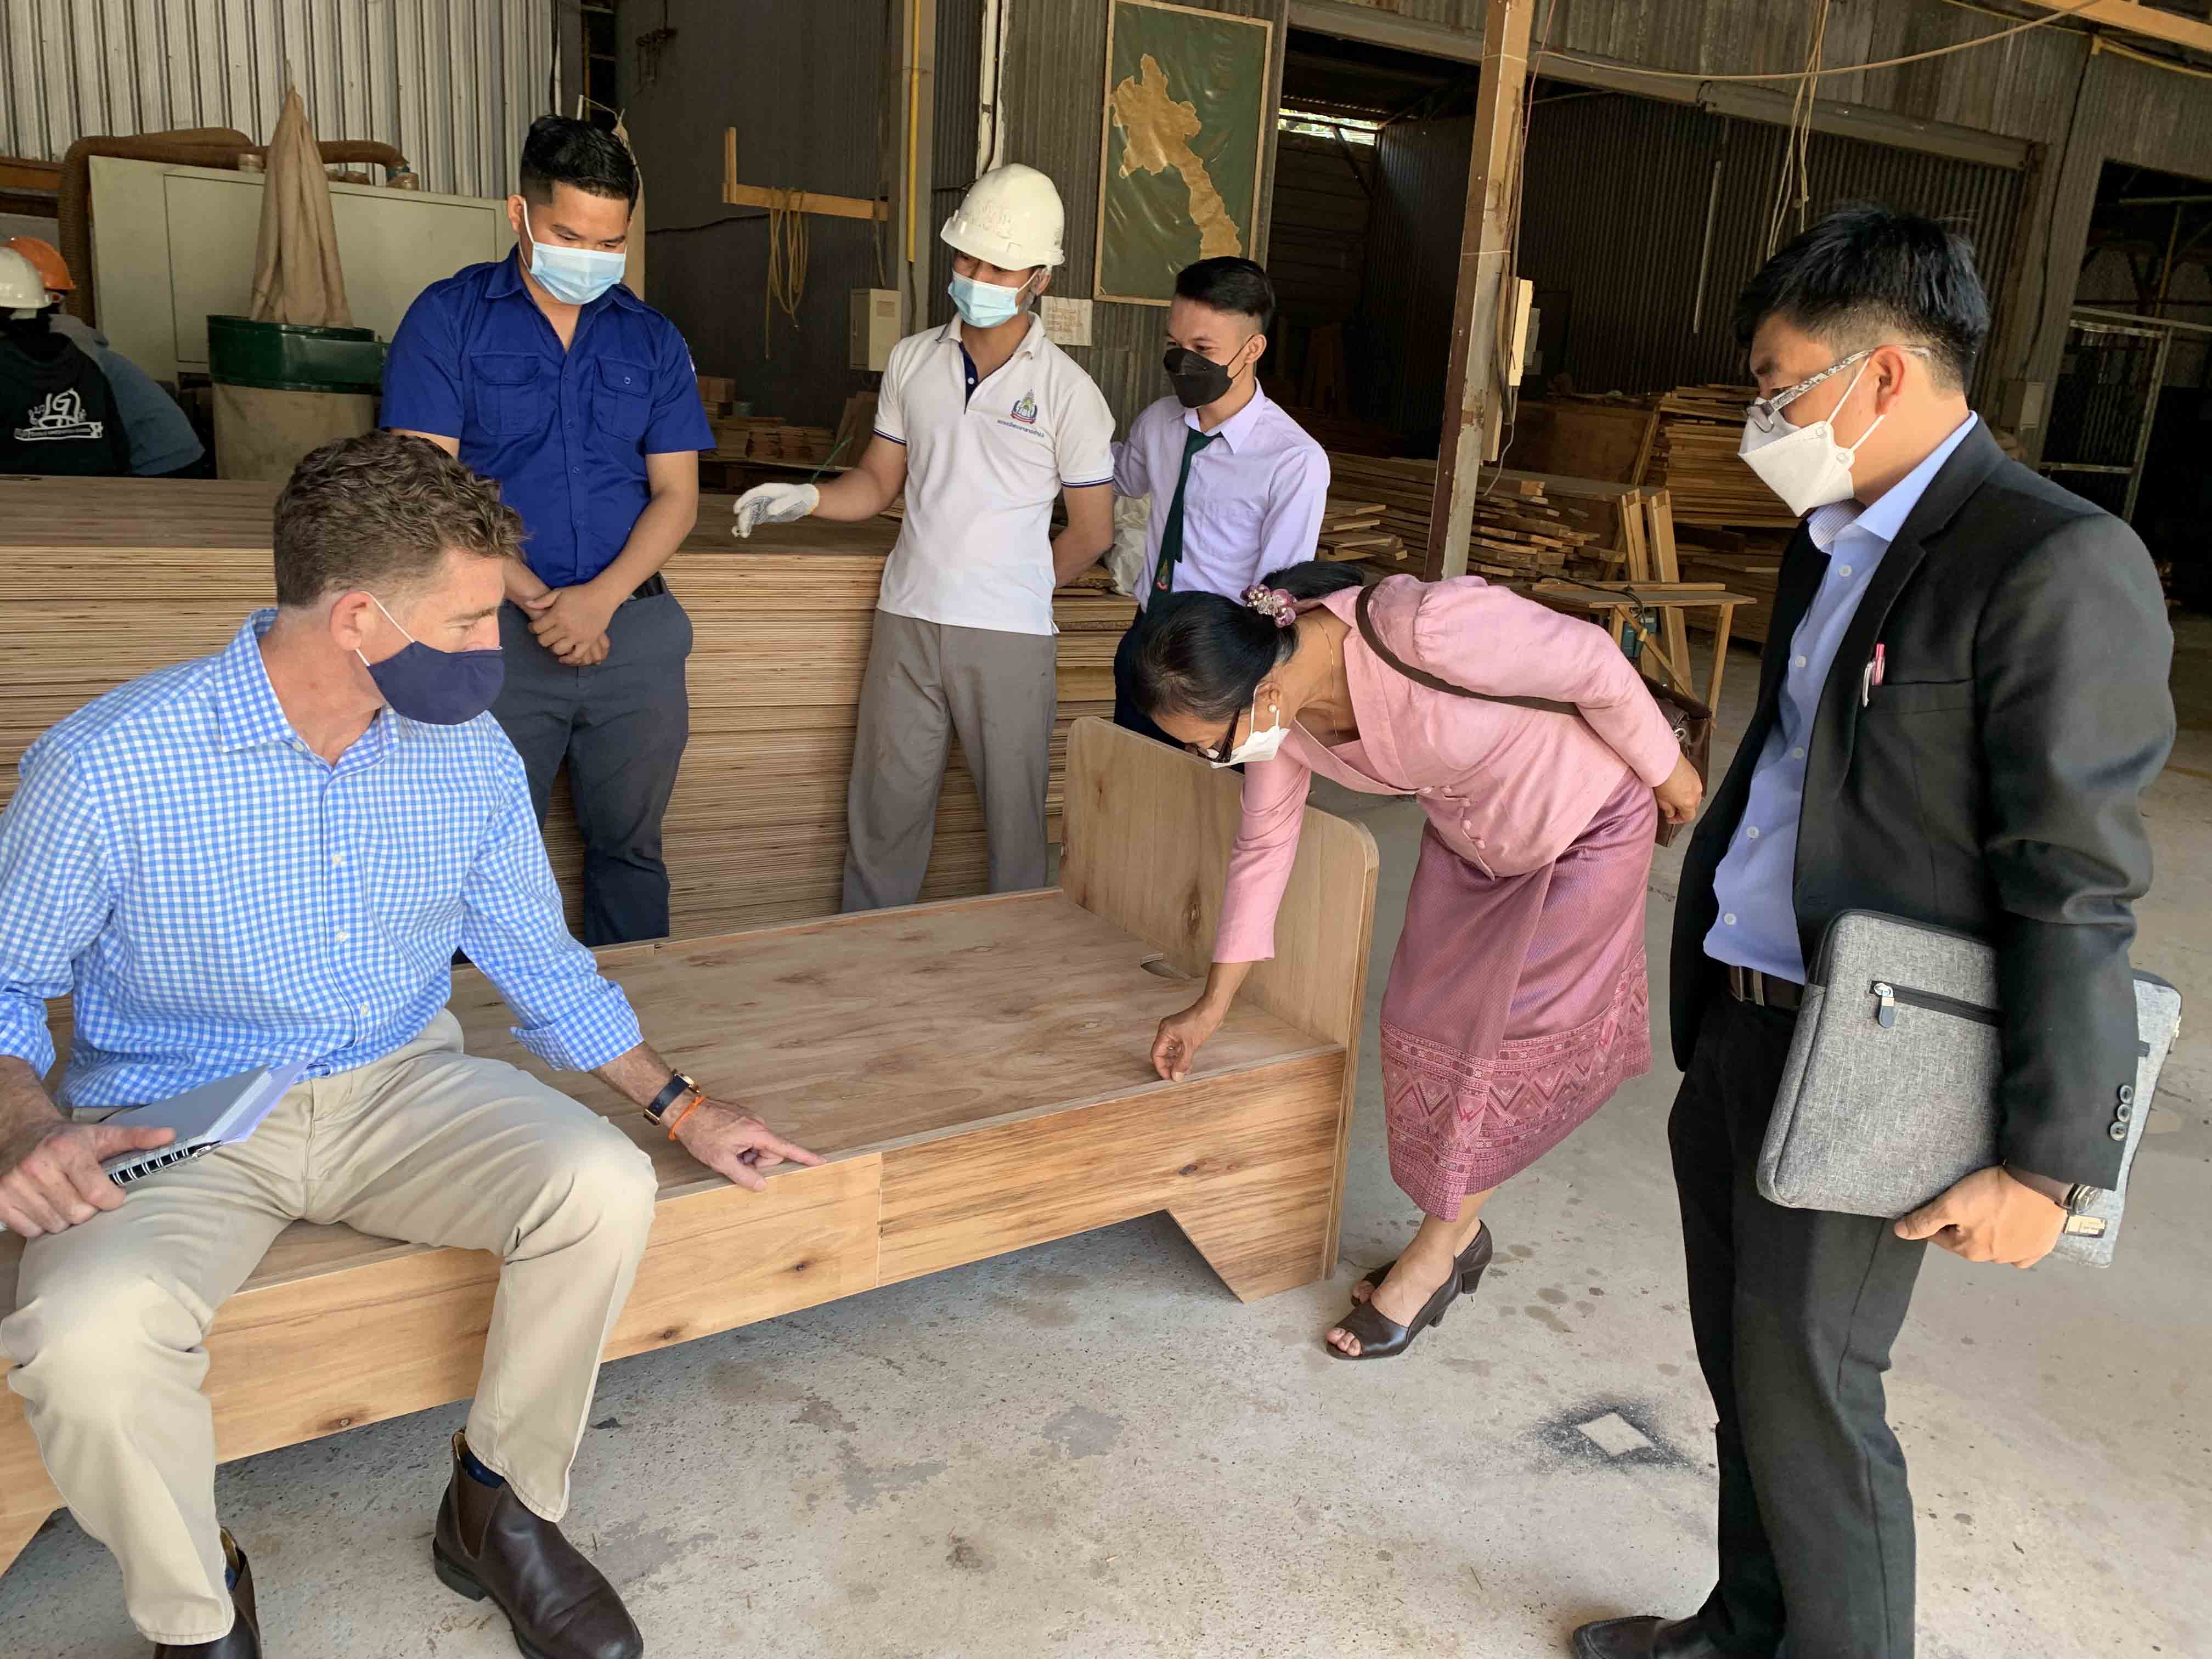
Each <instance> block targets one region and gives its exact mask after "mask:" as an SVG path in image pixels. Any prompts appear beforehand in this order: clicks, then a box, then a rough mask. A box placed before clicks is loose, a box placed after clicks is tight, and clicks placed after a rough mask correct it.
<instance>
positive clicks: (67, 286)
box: [8, 236, 76, 294]
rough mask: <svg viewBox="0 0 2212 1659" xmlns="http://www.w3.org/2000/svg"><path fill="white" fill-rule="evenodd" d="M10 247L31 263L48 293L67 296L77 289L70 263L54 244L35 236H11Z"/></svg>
mask: <svg viewBox="0 0 2212 1659" xmlns="http://www.w3.org/2000/svg"><path fill="white" fill-rule="evenodd" d="M8 246H9V248H11V249H12V250H13V251H15V252H17V253H20V254H21V255H22V256H23V257H24V258H26V259H28V260H29V261H30V262H31V267H32V269H33V270H36V271H37V272H38V273H39V276H40V280H41V281H43V282H44V283H46V290H47V292H49V293H62V294H66V293H68V292H70V290H71V289H75V288H76V283H74V282H72V281H71V280H70V268H69V261H68V260H66V259H64V258H62V255H61V250H60V249H59V248H58V247H56V246H54V245H53V244H52V242H42V241H40V240H39V239H38V238H37V237H35V236H10V237H9V239H8Z"/></svg>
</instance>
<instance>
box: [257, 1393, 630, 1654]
mask: <svg viewBox="0 0 2212 1659" xmlns="http://www.w3.org/2000/svg"><path fill="white" fill-rule="evenodd" d="M461 1449H462V1442H461V1437H460V1436H459V1435H458V1434H457V1435H455V1436H454V1437H453V1481H452V1484H450V1485H449V1486H447V1488H446V1501H445V1502H444V1503H443V1504H440V1505H439V1506H438V1529H437V1532H436V1533H435V1534H434V1536H433V1537H432V1539H431V1542H430V1564H431V1565H432V1566H433V1567H434V1568H435V1569H436V1571H437V1574H438V1577H440V1578H441V1579H442V1580H444V1581H445V1583H446V1586H447V1589H453V1590H458V1591H459V1592H460V1594H462V1595H465V1596H467V1597H468V1598H469V1600H471V1601H483V1599H484V1598H485V1597H486V1596H489V1597H490V1598H491V1599H492V1601H494V1602H495V1603H496V1604H497V1605H498V1607H499V1610H500V1611H501V1613H505V1614H506V1615H507V1623H508V1625H509V1626H512V1627H513V1631H514V1645H515V1646H517V1647H518V1648H520V1649H521V1650H522V1651H523V1653H524V1654H525V1655H526V1656H527V1659H641V1655H643V1653H644V1652H645V1638H643V1637H642V1636H641V1635H639V1634H638V1630H637V1626H635V1624H633V1623H632V1622H631V1621H630V1616H629V1613H628V1612H627V1611H625V1610H624V1608H623V1604H622V1597H620V1596H619V1595H616V1594H615V1587H614V1586H613V1585H612V1584H610V1583H607V1581H606V1578H605V1575H603V1574H602V1573H601V1572H600V1571H599V1569H598V1568H597V1567H595V1566H593V1565H592V1564H591V1563H590V1562H589V1561H587V1560H586V1559H584V1556H583V1553H582V1552H580V1550H578V1549H577V1548H576V1547H575V1546H574V1545H573V1544H571V1543H570V1542H569V1541H568V1540H567V1539H565V1538H563V1537H562V1535H561V1528H558V1527H556V1526H555V1525H554V1524H553V1523H552V1522H550V1521H548V1520H546V1519H544V1517H543V1516H538V1515H534V1514H532V1512H531V1511H530V1510H528V1509H527V1508H526V1507H525V1506H524V1504H523V1502H522V1500H521V1499H520V1498H517V1497H516V1496H515V1495H514V1492H513V1489H512V1488H510V1487H507V1486H486V1485H485V1484H484V1483H483V1481H481V1480H477V1478H476V1476H474V1475H472V1474H470V1473H469V1472H468V1470H467V1468H465V1466H464V1465H463V1464H462V1462H461ZM226 1659H228V1656H226Z"/></svg>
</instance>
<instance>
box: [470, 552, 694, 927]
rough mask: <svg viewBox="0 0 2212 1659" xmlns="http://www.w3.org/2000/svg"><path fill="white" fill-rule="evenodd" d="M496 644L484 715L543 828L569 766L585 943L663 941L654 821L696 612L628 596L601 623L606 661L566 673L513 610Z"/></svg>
mask: <svg viewBox="0 0 2212 1659" xmlns="http://www.w3.org/2000/svg"><path fill="white" fill-rule="evenodd" d="M499 643H500V649H501V651H502V652H503V653H506V658H507V681H506V684H504V685H503V686H502V687H501V690H500V694H499V701H498V702H495V703H494V704H493V705H492V711H491V712H492V713H493V714H495V715H496V716H497V717H498V720H499V723H500V724H501V726H504V727H505V728H506V729H507V740H508V741H509V742H511V743H513V744H514V747H515V750H516V752H517V753H519V754H520V756H521V757H522V764H523V766H524V768H525V769H526V770H527V771H528V772H529V774H530V799H531V801H532V804H533V805H535V806H536V807H537V809H538V823H539V824H540V825H541V826H542V825H543V824H544V822H545V811H546V803H547V801H548V800H549V799H550V797H551V795H552V793H553V776H554V774H556V772H558V771H559V770H560V769H561V763H562V761H563V760H566V761H567V762H568V793H569V795H570V796H571V798H572V799H574V802H575V805H576V827H577V829H579V830H580V831H581V833H582V835H583V838H584V932H583V939H584V943H585V944H586V945H623V944H627V943H628V942H629V941H630V940H632V939H665V938H667V937H668V866H667V865H666V864H665V863H664V862H663V861H662V859H661V854H660V818H661V814H662V813H664V812H665V811H667V810H668V798H669V796H670V794H671V793H673V792H674V790H675V788H676V765H677V763H678V761H679V760H681V759H682V758H683V757H684V743H685V742H686V740H687V739H689V738H690V735H691V704H690V697H689V696H688V695H687V694H686V692H685V690H684V659H685V658H686V657H688V656H690V653H691V619H690V617H687V616H685V615H684V607H683V606H682V605H678V603H677V602H676V596H675V595H674V594H673V593H661V594H658V595H656V596H655V597H653V598H652V599H630V600H628V601H626V602H625V603H623V605H620V606H618V607H617V609H616V611H615V614H614V617H613V619H612V620H611V621H610V622H609V623H607V643H608V646H609V650H608V652H607V659H606V660H605V662H603V663H600V664H599V665H596V666H594V667H591V668H570V667H568V665H566V664H564V663H562V660H561V659H559V658H558V657H556V656H555V655H554V654H553V653H551V652H550V651H548V650H547V649H546V648H545V647H544V646H542V645H540V644H538V638H537V635H534V634H532V632H531V631H530V619H529V617H526V615H525V614H524V613H523V611H521V610H520V607H518V606H515V605H502V606H501V607H500V612H499Z"/></svg>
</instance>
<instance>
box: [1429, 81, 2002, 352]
mask: <svg viewBox="0 0 2212 1659" xmlns="http://www.w3.org/2000/svg"><path fill="white" fill-rule="evenodd" d="M1785 142H1786V138H1785V135H1784V132H1783V131H1782V130H1781V129H1779V128H1778V127H1772V126H1769V125H1765V124H1763V123H1759V122H1751V121H1741V120H1730V119H1729V118H1727V117H1725V116H1719V115H1711V114H1707V113H1705V112H1703V111H1701V110H1698V109H1694V108H1691V107H1689V106H1683V105H1669V104H1658V103H1654V102H1652V101H1650V100H1647V99H1641V98H1632V97H1626V96H1619V95H1613V94H1606V95H1600V96H1594V97H1592V96H1577V97H1571V98H1565V99H1561V100H1558V101H1557V102H1553V103H1540V104H1539V105H1538V106H1537V108H1536V112H1535V115H1534V118H1533V120H1532V121H1531V123H1530V128H1529V144H1528V171H1527V174H1526V182H1525V186H1524V188H1525V195H1524V198H1523V203H1524V204H1523V208H1522V251H1521V274H1522V276H1525V277H1527V278H1528V279H1529V280H1530V281H1532V282H1534V283H1535V285H1536V291H1537V292H1536V303H1537V304H1538V306H1539V307H1541V308H1542V312H1543V322H1542V335H1541V339H1542V342H1543V344H1544V347H1545V362H1544V368H1545V373H1546V375H1547V377H1548V376H1550V375H1552V374H1558V373H1559V372H1560V371H1562V370H1564V371H1565V373H1566V374H1568V375H1569V376H1571V378H1572V380H1574V382H1575V384H1576V386H1577V387H1578V388H1579V389H1581V390H1583V391H1587V392H1601V391H1623V392H1656V391H1662V390H1664V389H1666V388H1668V387H1669V386H1680V385H1684V384H1688V383H1693V382H1698V381H1706V380H1735V379H1737V378H1739V377H1740V376H1741V372H1742V353H1741V349H1740V348H1739V347H1738V345H1737V344H1736V340H1735V331H1734V327H1733V318H1732V315H1731V313H1732V308H1733V305H1734V301H1735V295H1736V294H1737V293H1738V292H1739V291H1740V290H1741V289H1742V287H1743V285H1744V283H1746V282H1747V281H1748V280H1749V279H1750V277H1751V276H1752V274H1753V272H1754V271H1755V270H1758V268H1759V264H1761V263H1762V261H1763V260H1764V258H1765V252H1766V234H1767V220H1768V216H1769V214H1770V212H1771V206H1772V203H1773V199H1774V192H1775V184H1776V179H1777V176H1778V171H1779V167H1780V163H1781V159H1782V155H1783V150H1784V144H1785ZM1631 161H1633V165H1630V162H1631ZM1808 172H1809V173H1810V176H1811V212H1812V214H1813V215H1814V216H1815V217H1817V216H1819V214H1820V211H1821V210H1823V209H1824V208H1826V207H1827V206H1829V205H1831V204H1834V203H1837V202H1842V201H1850V200H1855V199H1861V198H1868V199H1872V200H1876V201H1881V202H1886V203H1887V204H1890V205H1891V206H1893V207H1897V208H1903V209H1906V210H1911V211H1912V212H1916V213H1923V214H1926V215H1929V216H1931V217H1933V218H1936V219H1941V220H1943V221H1945V222H1948V223H1950V224H1952V225H1953V226H1954V227H1955V228H1958V229H1959V230H1960V232H1961V233H1963V234H1965V235H1966V236H1967V237H1968V238H1969V239H1970V240H1972V242H1973V243H1974V246H1975V253H1976V258H1977V260H1978V264H1980V266H1981V270H1982V275H1983V280H1984V283H1985V284H1986V285H1987V286H1988V287H1989V288H1990V289H1991V290H1992V291H1993V292H1994V291H1996V289H1998V288H1999V286H2000V284H2001V283H2002V279H2003V277H2004V276H2005V274H2006V272H2007V271H2008V269H2009V261H2010V259H2011V257H2012V246H2013V237H2014V234H2015V226H2016V224H2017V222H2018V219H2019V213H2020V204H2021V185H2022V179H2021V174H2020V173H2015V172H2012V171H2009V170H2008V169H2004V168H2000V167H1979V166H1976V165H1975V164H1973V163H1972V162H1967V161H1949V160H1946V159H1944V158H1942V157H1940V156H1934V155H1923V154H1921V153H1918V152H1917V151H1912V150H1904V149H1889V148H1887V147H1886V146H1883V145H1880V144H1872V143H1863V142H1862V141H1859V140H1857V139H1850V138H1838V137H1829V136H1827V135H1825V134H1819V133H1816V134H1814V137H1813V140H1812V144H1811V154H1810V156H1809V161H1808ZM1716 175H1717V178H1718V190H1717V192H1716V191H1715V187H1714V186H1715V179H1716ZM1461 177H1462V178H1464V177H1465V167H1464V164H1463V163H1462V168H1461ZM1709 205H1710V206H1711V209H1712V213H1711V225H1712V237H1711V256H1710V258H1709V259H1705V258H1702V255H1703V252H1704V250H1705V229H1706V222H1707V210H1708V206H1709ZM1796 224H1797V220H1796V216H1795V215H1794V214H1793V215H1792V216H1790V220H1789V222H1788V229H1789V230H1790V231H1792V232H1794V231H1795V229H1796ZM1425 257H1426V258H1429V259H1431V260H1439V259H1448V258H1449V253H1448V252H1430V253H1428V254H1427V255H1426V256H1425ZM1701 264H1703V267H1704V268H1703V273H1702V274H1703V282H1702V288H1701V286H1700V267H1701ZM1987 368H1988V365H1987V364H1986V363H1984V379H1986V374H1987Z"/></svg>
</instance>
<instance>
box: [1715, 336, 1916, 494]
mask: <svg viewBox="0 0 2212 1659" xmlns="http://www.w3.org/2000/svg"><path fill="white" fill-rule="evenodd" d="M1866 371H1867V366H1866V365H1865V364H1864V363H1861V364H1860V365H1859V372H1858V374H1854V375H1852V376H1851V383H1850V386H1846V387H1844V395H1843V398H1842V401H1841V402H1839V403H1838V404H1837V405H1836V407H1837V408H1838V410H1840V409H1842V408H1843V406H1844V404H1847V403H1849V402H1850V400H1851V393H1852V392H1856V391H1857V390H1858V384H1859V380H1860V378H1861V377H1862V376H1863V375H1864V374H1866ZM1888 418H1889V416H1887V415H1877V416H1875V418H1874V421H1873V423H1872V424H1871V425H1869V427H1868V428H1867V429H1866V430H1865V431H1864V432H1862V433H1861V434H1859V441H1858V442H1857V443H1856V444H1853V445H1852V446H1851V447H1850V448H1848V449H1846V448H1845V447H1844V446H1843V445H1841V444H1839V443H1838V442H1837V441H1836V429H1835V428H1834V426H1833V425H1832V424H1831V423H1830V422H1826V421H1813V422H1808V423H1807V424H1806V425H1804V426H1791V425H1790V424H1789V423H1788V422H1786V421H1781V420H1780V417H1779V416H1777V417H1776V419H1777V421H1778V424H1777V426H1776V427H1775V428H1774V430H1772V431H1771V432H1762V431H1760V430H1759V423H1758V422H1757V421H1755V420H1753V419H1752V418H1751V417H1749V416H1747V417H1746V418H1745V420H1744V423H1743V443H1742V445H1741V447H1740V448H1738V450H1737V451H1736V453H1737V454H1739V455H1741V456H1742V457H1743V460H1744V464H1745V465H1747V466H1748V467H1750V469H1751V470H1752V471H1753V472H1756V473H1757V474H1759V477H1760V478H1761V479H1762V480H1764V481H1765V484H1766V487H1767V488H1768V489H1771V490H1772V491H1773V492H1774V493H1775V494H1776V495H1779V496H1780V497H1782V499H1783V501H1785V502H1786V503H1788V505H1789V507H1790V511H1791V512H1792V513H1796V515H1797V516H1798V517H1799V518H1801V519H1802V518H1803V517H1804V516H1805V515H1806V514H1807V513H1810V512H1811V511H1813V509H1814V508H1815V507H1826V506H1827V505H1828V504H1829V503H1830V502H1831V501H1844V500H1847V499H1849V497H1850V493H1851V463H1852V461H1853V460H1855V459H1857V456H1858V453H1859V450H1860V449H1861V448H1862V447H1864V445H1865V443H1866V441H1867V440H1868V439H1869V438H1871V437H1872V436H1874V429H1875V427H1878V426H1880V425H1881V423H1882V422H1884V421H1886V420H1887V419H1888Z"/></svg>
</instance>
